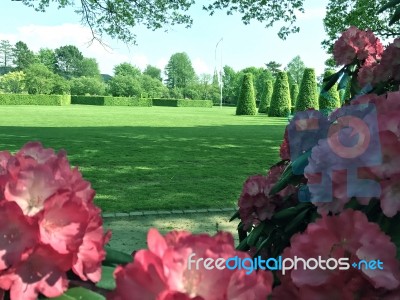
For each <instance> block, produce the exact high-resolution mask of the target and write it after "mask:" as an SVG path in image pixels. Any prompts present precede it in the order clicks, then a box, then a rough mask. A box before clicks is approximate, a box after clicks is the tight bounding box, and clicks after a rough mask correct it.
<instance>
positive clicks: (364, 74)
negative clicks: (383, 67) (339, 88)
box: [357, 57, 378, 87]
mask: <svg viewBox="0 0 400 300" xmlns="http://www.w3.org/2000/svg"><path fill="white" fill-rule="evenodd" d="M377 66H378V63H377V62H376V60H375V59H373V58H372V57H369V58H367V59H366V61H365V63H364V64H363V65H362V67H361V68H360V70H359V71H358V74H357V80H358V83H359V85H360V86H361V87H364V86H365V85H367V84H372V82H373V81H374V78H375V77H374V76H375V75H374V70H375V69H376V68H377Z"/></svg>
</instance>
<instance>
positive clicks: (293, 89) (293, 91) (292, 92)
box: [290, 83, 299, 106]
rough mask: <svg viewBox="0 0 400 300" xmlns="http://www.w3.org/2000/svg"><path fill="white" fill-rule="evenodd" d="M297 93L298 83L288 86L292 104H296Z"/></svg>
mask: <svg viewBox="0 0 400 300" xmlns="http://www.w3.org/2000/svg"><path fill="white" fill-rule="evenodd" d="M298 95H299V85H298V84H297V83H294V84H292V85H291V86H290V100H291V103H292V106H296V101H297V96H298Z"/></svg>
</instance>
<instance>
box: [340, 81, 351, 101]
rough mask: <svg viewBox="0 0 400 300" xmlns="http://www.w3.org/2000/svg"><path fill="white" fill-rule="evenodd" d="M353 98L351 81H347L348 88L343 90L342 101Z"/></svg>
mask: <svg viewBox="0 0 400 300" xmlns="http://www.w3.org/2000/svg"><path fill="white" fill-rule="evenodd" d="M350 98H351V81H349V82H348V83H347V86H346V89H345V90H344V92H343V97H342V98H341V100H342V103H343V102H345V101H347V100H349V99H350Z"/></svg>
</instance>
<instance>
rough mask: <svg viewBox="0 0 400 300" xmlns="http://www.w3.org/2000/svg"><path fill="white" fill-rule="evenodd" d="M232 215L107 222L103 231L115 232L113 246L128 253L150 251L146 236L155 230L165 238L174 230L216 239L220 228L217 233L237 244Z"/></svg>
mask: <svg viewBox="0 0 400 300" xmlns="http://www.w3.org/2000/svg"><path fill="white" fill-rule="evenodd" d="M232 214H233V213H232V212H219V213H197V214H182V215H151V216H137V217H128V218H105V219H104V227H105V228H106V229H111V231H112V238H111V241H110V246H111V247H113V248H118V249H119V250H121V251H124V252H127V253H131V252H132V251H133V250H139V249H144V248H147V245H146V236H147V232H148V230H149V229H150V228H152V227H155V228H157V229H158V230H159V231H160V232H161V233H162V234H165V233H167V232H169V231H171V230H186V231H190V232H192V233H208V234H211V235H214V234H215V233H216V231H217V226H218V230H223V231H228V232H231V233H232V234H233V237H234V238H235V242H236V243H237V242H238V237H237V231H236V227H237V224H238V220H234V221H232V222H229V219H230V217H231V216H232ZM217 224H218V225H217Z"/></svg>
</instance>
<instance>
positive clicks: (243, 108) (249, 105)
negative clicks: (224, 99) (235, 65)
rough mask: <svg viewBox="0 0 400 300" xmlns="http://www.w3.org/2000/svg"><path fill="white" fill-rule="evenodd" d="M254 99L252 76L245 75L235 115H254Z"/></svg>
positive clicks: (255, 109) (255, 108)
mask: <svg viewBox="0 0 400 300" xmlns="http://www.w3.org/2000/svg"><path fill="white" fill-rule="evenodd" d="M256 114H257V107H256V98H255V92H254V86H253V74H251V73H246V74H244V76H243V82H242V89H241V90H240V96H239V101H238V105H237V107H236V115H237V116H240V115H256Z"/></svg>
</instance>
